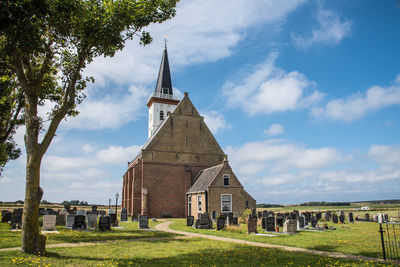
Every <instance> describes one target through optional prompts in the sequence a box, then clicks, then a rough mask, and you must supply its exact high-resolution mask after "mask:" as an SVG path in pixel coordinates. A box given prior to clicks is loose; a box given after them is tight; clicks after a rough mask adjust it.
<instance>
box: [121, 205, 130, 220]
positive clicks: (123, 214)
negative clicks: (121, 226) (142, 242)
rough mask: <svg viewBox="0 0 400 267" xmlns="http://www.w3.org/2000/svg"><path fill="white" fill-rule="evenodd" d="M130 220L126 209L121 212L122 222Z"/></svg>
mask: <svg viewBox="0 0 400 267" xmlns="http://www.w3.org/2000/svg"><path fill="white" fill-rule="evenodd" d="M127 220H128V211H127V209H126V208H122V210H121V222H126V221H127Z"/></svg>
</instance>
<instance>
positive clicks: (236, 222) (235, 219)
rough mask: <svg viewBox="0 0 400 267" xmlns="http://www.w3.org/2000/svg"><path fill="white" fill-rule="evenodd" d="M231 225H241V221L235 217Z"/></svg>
mask: <svg viewBox="0 0 400 267" xmlns="http://www.w3.org/2000/svg"><path fill="white" fill-rule="evenodd" d="M231 224H233V225H238V224H239V219H238V218H235V217H233V218H232V222H231Z"/></svg>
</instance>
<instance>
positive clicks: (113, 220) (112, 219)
mask: <svg viewBox="0 0 400 267" xmlns="http://www.w3.org/2000/svg"><path fill="white" fill-rule="evenodd" d="M109 216H110V220H111V225H112V226H115V225H116V224H117V214H115V213H111V214H110V215H109Z"/></svg>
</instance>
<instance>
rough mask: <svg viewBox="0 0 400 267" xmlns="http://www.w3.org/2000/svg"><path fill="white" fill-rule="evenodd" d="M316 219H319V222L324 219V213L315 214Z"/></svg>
mask: <svg viewBox="0 0 400 267" xmlns="http://www.w3.org/2000/svg"><path fill="white" fill-rule="evenodd" d="M315 217H317V220H318V221H319V220H321V219H322V213H321V212H317V213H316V214H315Z"/></svg>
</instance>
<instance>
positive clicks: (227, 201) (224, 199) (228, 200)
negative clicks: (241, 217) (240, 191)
mask: <svg viewBox="0 0 400 267" xmlns="http://www.w3.org/2000/svg"><path fill="white" fill-rule="evenodd" d="M221 212H232V195H231V194H222V195H221Z"/></svg>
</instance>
